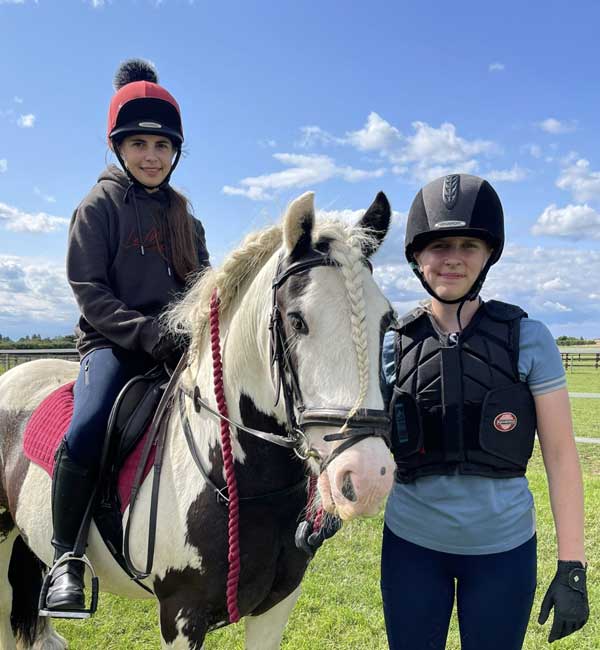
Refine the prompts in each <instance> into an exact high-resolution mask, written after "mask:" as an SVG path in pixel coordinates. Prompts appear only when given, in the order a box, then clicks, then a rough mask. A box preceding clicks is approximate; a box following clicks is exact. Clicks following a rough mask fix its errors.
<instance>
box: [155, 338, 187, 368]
mask: <svg viewBox="0 0 600 650" xmlns="http://www.w3.org/2000/svg"><path fill="white" fill-rule="evenodd" d="M185 350H186V341H185V340H184V339H183V338H182V337H180V336H173V335H172V334H165V335H164V336H161V337H160V338H159V339H158V343H156V345H155V346H154V347H153V348H152V352H151V353H150V354H151V355H152V358H153V359H155V360H156V361H158V362H159V363H166V364H167V365H168V366H169V368H175V367H176V366H177V364H178V363H179V359H181V356H182V354H183V353H184V352H185Z"/></svg>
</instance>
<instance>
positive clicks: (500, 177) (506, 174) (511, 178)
mask: <svg viewBox="0 0 600 650" xmlns="http://www.w3.org/2000/svg"><path fill="white" fill-rule="evenodd" d="M527 174H528V171H527V170H526V169H523V167H519V165H517V163H515V164H514V165H513V166H512V167H511V168H510V169H494V170H492V171H491V172H488V173H487V174H486V178H487V179H488V180H490V181H498V182H502V181H504V182H507V183H517V182H519V181H522V180H523V179H525V178H527Z"/></svg>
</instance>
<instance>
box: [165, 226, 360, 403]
mask: <svg viewBox="0 0 600 650" xmlns="http://www.w3.org/2000/svg"><path fill="white" fill-rule="evenodd" d="M282 237H283V232H282V227H281V226H280V225H275V226H270V227H269V228H266V229H265V230H262V231H259V232H255V233H251V234H249V235H248V236H247V237H246V238H245V239H244V240H243V242H242V243H241V245H240V246H239V247H238V248H237V249H236V250H234V251H233V252H232V253H230V254H229V255H228V256H227V258H226V259H225V260H224V262H223V264H222V265H221V266H220V267H218V268H210V269H207V270H206V271H204V272H203V273H202V274H201V275H199V276H198V278H197V279H196V280H195V281H194V282H193V284H192V286H191V287H190V289H189V290H188V291H187V293H186V294H185V295H184V297H183V298H182V299H181V300H180V301H179V302H178V303H176V304H175V305H174V306H173V307H172V308H171V309H170V310H169V311H167V312H166V313H165V314H164V316H163V322H164V324H165V325H166V327H167V328H168V329H169V330H170V331H171V332H173V333H175V334H180V335H181V334H184V335H186V336H188V337H189V338H190V340H191V341H192V347H193V348H195V349H196V350H197V349H198V348H199V345H200V342H201V341H202V339H203V337H204V334H205V332H206V331H207V327H208V317H209V302H210V296H211V294H212V292H213V290H214V289H215V288H216V289H217V291H218V293H219V298H220V301H221V306H220V310H221V314H222V316H223V317H224V318H226V317H227V314H228V313H229V312H230V311H231V310H232V309H235V307H236V306H237V305H238V303H239V300H240V298H241V296H243V295H244V293H245V291H246V289H247V288H248V286H249V285H250V284H251V282H252V281H253V279H254V278H255V277H256V275H257V274H258V272H259V271H260V270H261V269H262V268H263V266H264V265H265V264H266V262H267V261H268V260H269V259H270V258H271V257H272V256H273V255H274V254H275V252H276V251H277V250H278V249H279V248H280V247H281V246H282ZM313 239H314V241H315V242H317V241H327V242H328V244H329V248H330V255H331V257H332V258H334V259H335V260H336V261H337V262H338V263H339V265H340V270H341V272H342V275H343V278H344V283H345V286H346V290H347V294H348V299H349V305H350V318H351V325H352V339H353V342H354V346H355V348H356V355H357V364H358V370H359V386H360V389H359V395H358V397H357V399H356V402H355V404H354V406H353V408H352V413H353V412H354V411H355V410H356V409H358V408H359V407H360V405H361V404H362V402H363V401H364V399H365V397H366V395H367V391H368V387H369V358H368V345H367V328H366V305H365V301H364V295H363V285H362V276H361V274H362V270H363V269H364V264H363V262H364V256H363V253H362V250H363V249H364V248H365V247H368V246H369V244H371V243H372V236H371V235H370V234H369V233H368V231H366V230H364V229H362V228H359V227H356V226H352V225H349V224H345V223H342V222H340V221H323V222H317V223H316V224H315V226H314V230H313ZM269 290H270V287H269Z"/></svg>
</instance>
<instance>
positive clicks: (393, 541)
mask: <svg viewBox="0 0 600 650" xmlns="http://www.w3.org/2000/svg"><path fill="white" fill-rule="evenodd" d="M535 587H536V537H535V535H534V536H533V537H532V538H531V539H530V540H529V541H528V542H525V544H522V545H521V546H518V547H517V548H514V549H512V550H510V551H506V552H504V553H491V554H489V555H456V554H453V553H441V552H438V551H433V550H430V549H427V548H424V547H422V546H418V545H417V544H412V543H411V542H408V541H406V540H404V539H402V538H400V537H397V536H396V535H394V533H392V532H391V530H390V529H389V528H388V527H387V526H386V527H385V528H384V533H383V548H382V554H381V592H382V596H383V611H384V616H385V625H386V630H387V636H388V642H389V647H390V650H444V648H445V647H446V637H447V635H448V627H449V624H450V616H451V614H452V608H453V606H454V598H455V594H456V601H457V612H458V623H459V628H460V638H461V648H462V650H521V648H522V646H523V639H524V638H525V632H526V630H527V624H528V622H529V616H530V613H531V607H532V604H533V598H534V595H535Z"/></svg>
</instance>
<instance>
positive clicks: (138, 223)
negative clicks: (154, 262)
mask: <svg viewBox="0 0 600 650" xmlns="http://www.w3.org/2000/svg"><path fill="white" fill-rule="evenodd" d="M132 187H135V186H134V184H133V183H130V184H129V185H128V187H127V190H126V191H125V203H127V199H128V196H129V191H130V190H131V188H132ZM131 196H132V197H133V209H134V210H135V223H136V227H137V236H138V241H139V243H140V253H141V254H142V256H144V255H145V254H146V251H145V250H144V240H143V238H142V223H141V220H140V211H139V208H138V204H137V198H136V196H135V189H134V190H133V192H131Z"/></svg>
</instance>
